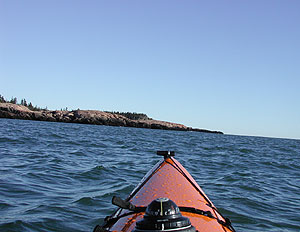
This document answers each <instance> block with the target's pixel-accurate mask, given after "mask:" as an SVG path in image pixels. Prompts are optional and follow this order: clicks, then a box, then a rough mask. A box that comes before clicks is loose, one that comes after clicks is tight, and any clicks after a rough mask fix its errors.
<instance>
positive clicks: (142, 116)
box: [0, 94, 152, 120]
mask: <svg viewBox="0 0 300 232" xmlns="http://www.w3.org/2000/svg"><path fill="white" fill-rule="evenodd" d="M0 103H12V104H17V105H22V106H26V107H27V108H28V109H30V110H33V111H42V110H48V109H47V107H46V108H41V107H38V106H33V104H32V103H31V102H29V103H28V102H27V100H26V99H25V98H22V99H21V101H20V103H18V99H17V98H16V97H12V98H11V99H10V100H6V99H5V98H4V97H3V96H2V95H1V94H0ZM61 111H68V107H66V108H64V109H61ZM105 112H107V113H112V114H118V115H122V116H124V117H126V118H129V119H132V120H152V118H149V117H148V116H147V115H146V114H143V113H135V112H134V113H132V112H119V111H105Z"/></svg>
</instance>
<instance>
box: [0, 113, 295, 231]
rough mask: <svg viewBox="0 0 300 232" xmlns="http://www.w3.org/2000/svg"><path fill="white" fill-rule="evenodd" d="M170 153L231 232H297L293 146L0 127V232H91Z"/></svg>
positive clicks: (165, 134)
mask: <svg viewBox="0 0 300 232" xmlns="http://www.w3.org/2000/svg"><path fill="white" fill-rule="evenodd" d="M157 150H174V151H176V158H177V160H178V161H179V162H181V164H182V165H183V166H184V167H185V168H186V169H187V170H188V171H189V172H190V174H191V175H192V176H193V177H194V179H195V180H196V181H197V182H198V184H199V185H200V186H201V187H202V188H203V190H204V192H205V193H206V194H207V195H208V197H209V198H210V199H211V200H212V202H213V203H214V204H215V206H216V207H217V208H218V209H219V210H220V211H221V212H222V213H223V214H224V216H227V217H229V218H230V219H231V221H232V223H233V226H234V227H235V229H236V230H237V231H295V232H299V231H300V140H291V139H276V138H263V137H247V136H233V135H219V134H206V133H200V132H180V131H164V130H151V129H139V128H124V127H109V126H97V125H81V124H66V123H53V122H37V121H23V120H12V119H0V231H1V232H6V231H8V232H9V231H18V232H19V231H62V232H66V231H70V232H71V231H72V232H75V231H92V230H93V228H94V226H95V225H96V224H99V223H101V222H102V221H103V219H104V217H105V216H107V215H109V214H111V213H112V212H113V211H114V210H115V207H114V206H112V205H111V198H112V196H113V195H117V196H120V197H122V198H126V196H127V195H128V194H129V193H130V192H131V190H132V189H133V188H134V187H135V186H136V184H137V183H138V182H139V181H140V180H141V178H142V177H143V176H144V175H145V174H146V172H147V171H148V170H149V169H150V168H151V167H152V166H153V165H154V164H155V163H157V162H158V161H159V160H160V159H161V158H160V157H159V156H157V155H156V151H157Z"/></svg>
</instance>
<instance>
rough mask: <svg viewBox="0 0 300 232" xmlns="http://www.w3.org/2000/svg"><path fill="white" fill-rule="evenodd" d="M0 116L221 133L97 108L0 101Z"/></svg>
mask: <svg viewBox="0 0 300 232" xmlns="http://www.w3.org/2000/svg"><path fill="white" fill-rule="evenodd" d="M0 118H11V119H24V120H36V121H50V122H65V123H81V124H95V125H106V126H121V127H137V128H149V129H162V130H179V131H198V132H205V133H216V134H223V132H221V131H211V130H205V129H198V128H191V127H187V126H185V125H182V124H178V123H171V122H165V121H159V120H153V119H139V120H133V119H129V118H127V117H125V116H123V115H120V114H116V113H109V112H103V111H98V110H72V111H65V110H54V111H51V110H41V111H32V110H30V109H28V108H27V107H26V106H23V105H17V104H12V103H0Z"/></svg>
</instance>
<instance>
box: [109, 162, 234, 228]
mask: <svg viewBox="0 0 300 232" xmlns="http://www.w3.org/2000/svg"><path fill="white" fill-rule="evenodd" d="M160 197H166V198H169V199H171V200H172V201H174V202H175V203H176V204H177V205H178V206H179V207H186V208H191V209H199V210H201V211H204V212H210V214H211V215H212V217H208V216H207V215H201V214H199V213H195V212H184V211H181V214H182V215H183V216H185V217H188V218H189V219H190V221H191V224H192V225H193V226H194V227H195V228H196V230H198V231H201V232H211V231H215V232H217V231H234V230H233V228H232V227H231V226H228V225H226V219H225V218H224V217H223V216H222V215H221V214H220V213H219V212H218V211H217V209H216V208H215V206H214V205H213V203H212V202H211V201H210V200H209V198H208V197H207V196H206V195H205V193H204V192H203V190H202V189H201V188H200V186H199V185H198V184H197V183H196V181H195V180H194V179H193V177H192V176H191V175H190V174H189V173H188V172H187V170H186V169H185V168H184V167H183V166H182V165H181V164H180V163H179V162H178V161H177V160H176V159H175V158H172V157H168V158H166V159H164V160H163V161H162V162H159V163H158V164H156V165H155V166H154V167H153V168H152V170H150V171H149V172H148V173H147V174H146V176H145V177H144V178H143V179H142V181H141V182H140V184H139V185H138V186H137V187H136V188H135V189H134V190H133V191H132V193H131V194H130V195H129V197H128V198H127V201H129V202H131V203H132V204H133V205H135V206H137V207H147V205H149V204H150V203H151V202H152V201H153V200H155V199H157V198H160ZM143 215H144V212H139V213H133V212H130V211H129V210H127V209H121V208H119V209H118V210H117V211H116V212H115V213H114V214H113V215H112V216H111V217H110V218H113V219H114V223H113V224H112V225H109V227H108V230H109V231H123V232H127V231H128V232H129V231H133V230H134V228H135V225H136V222H137V221H139V220H141V219H142V218H143Z"/></svg>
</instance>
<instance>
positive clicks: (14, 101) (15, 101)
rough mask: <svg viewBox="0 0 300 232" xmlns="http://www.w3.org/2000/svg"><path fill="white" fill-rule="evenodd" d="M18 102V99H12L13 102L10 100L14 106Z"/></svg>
mask: <svg viewBox="0 0 300 232" xmlns="http://www.w3.org/2000/svg"><path fill="white" fill-rule="evenodd" d="M17 102H18V100H17V98H16V97H14V98H13V97H12V98H11V100H10V103H13V104H17Z"/></svg>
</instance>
